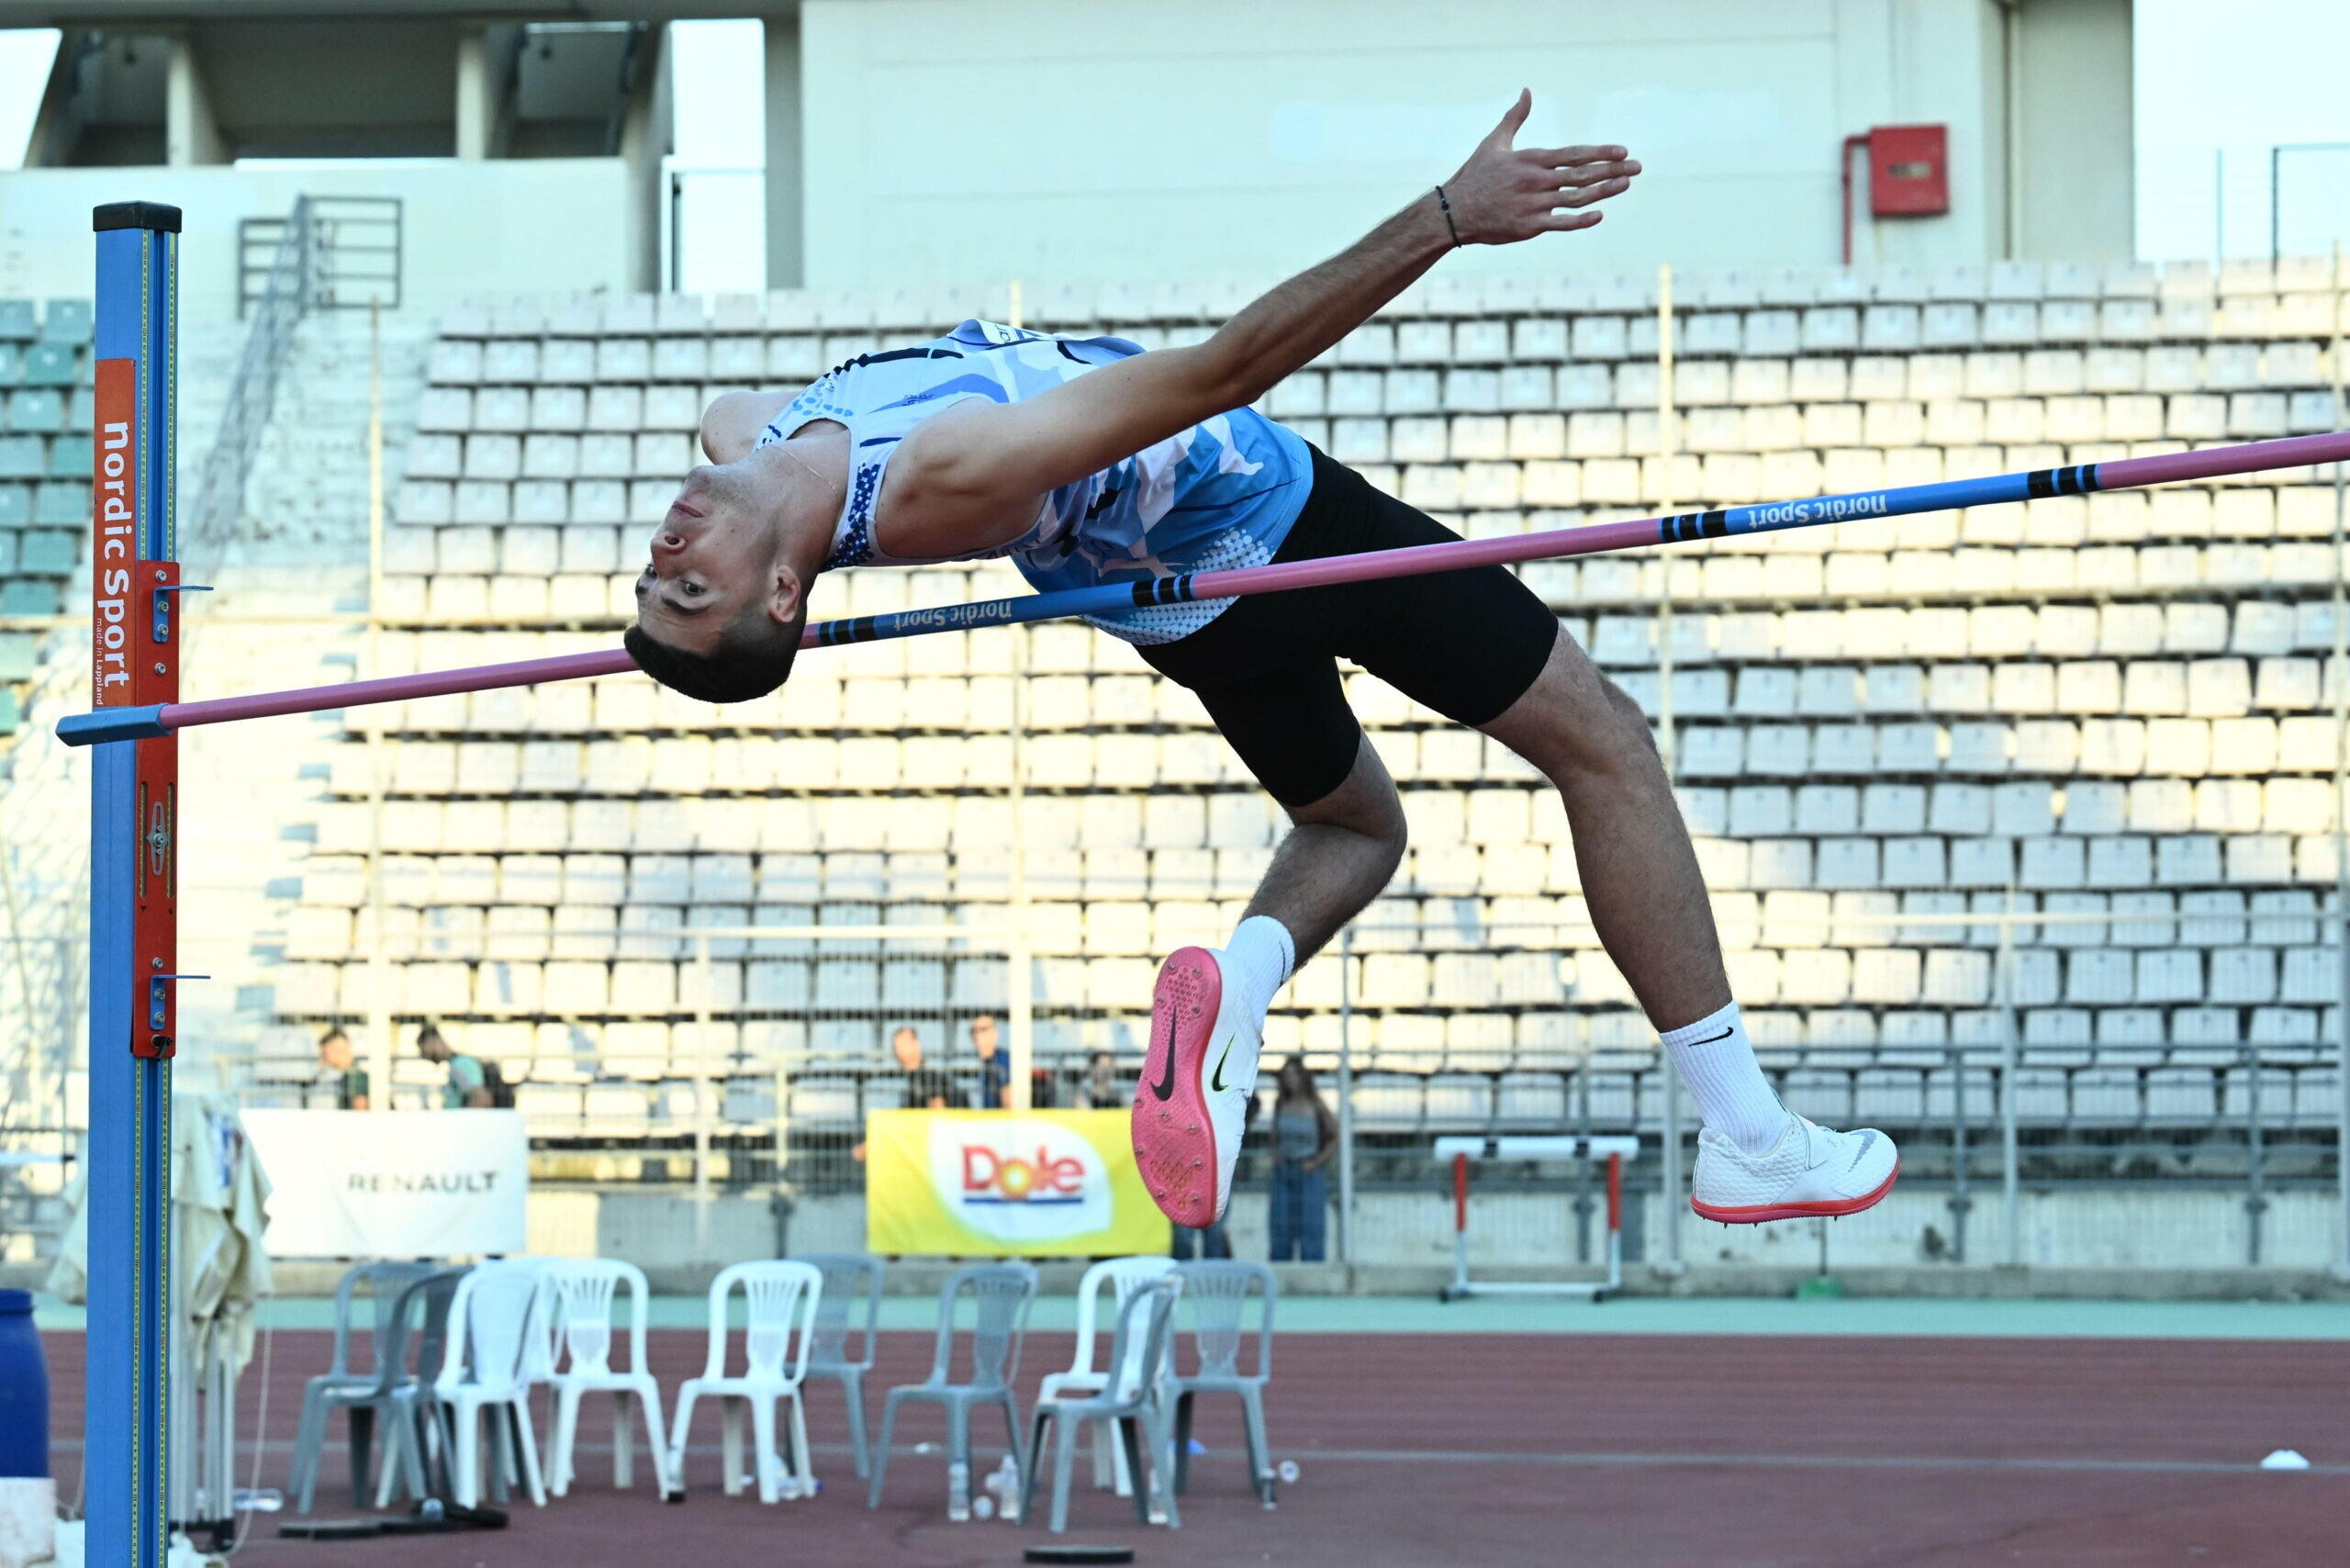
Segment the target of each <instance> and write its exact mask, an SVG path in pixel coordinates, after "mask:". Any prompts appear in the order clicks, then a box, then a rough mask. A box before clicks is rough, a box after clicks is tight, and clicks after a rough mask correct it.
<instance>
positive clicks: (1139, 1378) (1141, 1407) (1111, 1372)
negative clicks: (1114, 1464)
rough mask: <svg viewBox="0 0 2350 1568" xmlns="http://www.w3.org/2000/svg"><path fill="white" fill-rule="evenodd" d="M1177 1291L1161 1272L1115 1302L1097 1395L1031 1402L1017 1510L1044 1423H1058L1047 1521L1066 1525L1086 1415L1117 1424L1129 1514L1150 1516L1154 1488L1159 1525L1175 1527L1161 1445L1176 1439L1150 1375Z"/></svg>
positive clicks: (1170, 1466)
mask: <svg viewBox="0 0 2350 1568" xmlns="http://www.w3.org/2000/svg"><path fill="white" fill-rule="evenodd" d="M1181 1294H1183V1281H1182V1277H1181V1274H1180V1272H1179V1273H1172V1274H1163V1275H1161V1276H1160V1277H1159V1278H1158V1279H1156V1280H1153V1281H1151V1282H1149V1283H1147V1284H1145V1285H1141V1286H1138V1287H1136V1290H1135V1291H1134V1293H1133V1294H1130V1295H1128V1296H1127V1297H1126V1299H1125V1303H1124V1304H1123V1305H1120V1307H1119V1308H1118V1330H1117V1333H1116V1335H1115V1336H1114V1337H1113V1338H1112V1339H1111V1341H1110V1360H1109V1361H1108V1362H1107V1363H1106V1365H1107V1372H1108V1386H1107V1387H1105V1388H1104V1389H1103V1390H1102V1392H1101V1393H1099V1394H1078V1395H1071V1396H1069V1397H1067V1398H1046V1399H1039V1400H1038V1401H1036V1415H1035V1429H1034V1431H1033V1432H1032V1433H1031V1435H1030V1437H1029V1439H1028V1451H1027V1452H1026V1454H1024V1456H1023V1462H1022V1465H1021V1470H1022V1475H1021V1484H1020V1495H1021V1498H1022V1500H1023V1501H1022V1508H1023V1511H1024V1512H1027V1511H1029V1510H1031V1509H1033V1508H1034V1506H1035V1500H1036V1472H1037V1469H1038V1465H1039V1462H1041V1461H1042V1459H1043V1457H1044V1450H1045V1428H1046V1426H1048V1425H1050V1424H1052V1423H1054V1422H1056V1421H1057V1422H1058V1423H1059V1424H1058V1425H1057V1427H1055V1428H1054V1431H1053V1517H1052V1521H1051V1524H1050V1526H1049V1527H1048V1528H1049V1529H1051V1530H1052V1531H1053V1533H1054V1534H1056V1535H1058V1534H1059V1533H1061V1532H1062V1531H1063V1530H1066V1529H1069V1472H1070V1470H1071V1469H1072V1468H1074V1467H1075V1465H1076V1463H1077V1439H1078V1434H1079V1432H1080V1429H1082V1428H1083V1427H1084V1426H1085V1424H1086V1423H1087V1422H1089V1421H1108V1422H1110V1423H1112V1424H1113V1426H1114V1428H1116V1430H1117V1434H1118V1440H1119V1442H1120V1444H1121V1445H1122V1446H1123V1447H1124V1448H1125V1454H1126V1473H1127V1474H1129V1475H1131V1476H1133V1477H1134V1479H1135V1485H1134V1496H1135V1516H1136V1518H1139V1519H1141V1520H1142V1522H1143V1523H1145V1524H1149V1523H1150V1522H1151V1515H1150V1493H1151V1491H1152V1490H1153V1488H1156V1489H1157V1490H1158V1494H1159V1506H1161V1507H1162V1508H1163V1509H1165V1511H1166V1518H1167V1528H1168V1529H1181V1528H1182V1524H1183V1517H1182V1514H1181V1512H1180V1511H1179V1510H1178V1508H1177V1507H1176V1505H1175V1479H1174V1477H1175V1469H1174V1466H1175V1465H1176V1464H1177V1463H1180V1461H1178V1460H1175V1459H1174V1458H1173V1456H1172V1455H1171V1454H1170V1453H1169V1449H1170V1448H1172V1447H1173V1446H1174V1445H1175V1444H1176V1443H1178V1442H1180V1441H1181V1439H1177V1438H1176V1437H1175V1436H1174V1435H1173V1432H1172V1429H1171V1428H1172V1426H1173V1422H1172V1419H1171V1417H1170V1413H1169V1409H1168V1406H1167V1401H1166V1398H1165V1397H1164V1395H1163V1394H1162V1393H1161V1388H1160V1383H1159V1379H1158V1377H1157V1376H1156V1375H1155V1374H1156V1373H1157V1372H1158V1369H1159V1368H1160V1367H1161V1366H1163V1365H1164V1364H1165V1363H1166V1357H1167V1338H1168V1335H1169V1333H1170V1332H1171V1331H1172V1327H1173V1324H1174V1321H1175V1303H1176V1300H1177V1299H1178V1298H1179V1297H1180V1296H1181ZM1146 1448H1147V1449H1148V1450H1149V1451H1150V1462H1149V1464H1148V1465H1147V1467H1146V1466H1145V1464H1144V1462H1143V1450H1145V1449H1146ZM1178 1451H1180V1450H1178ZM1146 1476H1147V1478H1148V1479H1147V1481H1146V1479H1145V1477H1146Z"/></svg>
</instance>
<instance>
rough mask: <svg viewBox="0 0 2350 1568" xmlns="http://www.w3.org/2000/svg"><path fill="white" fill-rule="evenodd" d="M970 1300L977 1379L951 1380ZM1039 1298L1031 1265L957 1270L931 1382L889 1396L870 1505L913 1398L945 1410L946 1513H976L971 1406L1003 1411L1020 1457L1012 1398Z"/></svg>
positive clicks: (946, 1295) (945, 1299) (941, 1309)
mask: <svg viewBox="0 0 2350 1568" xmlns="http://www.w3.org/2000/svg"><path fill="white" fill-rule="evenodd" d="M967 1292H968V1294H969V1295H970V1297H971V1301H972V1305H974V1306H975V1307H976V1308H977V1317H976V1320H975V1321H974V1322H973V1324H972V1326H971V1378H970V1381H969V1382H968V1383H956V1382H954V1381H952V1378H953V1373H954V1369H955V1338H956V1335H955V1308H956V1303H957V1301H958V1300H959V1299H960V1298H961V1297H962V1296H963V1295H964V1294H965V1293H967ZM1035 1299H1036V1271H1035V1269H1033V1268H1031V1267H1030V1266H1029V1265H1027V1264H1025V1263H975V1264H973V1265H971V1266H970V1267H969V1268H966V1269H959V1270H957V1271H956V1272H955V1274H954V1276H953V1277H952V1278H951V1279H949V1280H948V1281H947V1282H946V1289H945V1290H942V1291H940V1292H939V1293H938V1348H937V1350H935V1351H934V1353H933V1354H932V1356H931V1361H930V1376H928V1377H927V1378H925V1379H923V1381H922V1382H920V1383H904V1384H901V1385H900V1386H899V1387H896V1388H893V1389H891V1390H890V1397H889V1399H888V1400H887V1401H885V1402H884V1403H883V1405H882V1406H881V1441H880V1442H879V1444H878V1445H877V1446H876V1448H875V1449H874V1452H873V1489H872V1491H871V1492H870V1493H869V1494H868V1495H867V1498H866V1506H867V1507H869V1508H878V1507H879V1506H881V1482H882V1479H883V1478H884V1477H885V1476H887V1475H888V1474H889V1473H890V1433H891V1432H892V1431H893V1430H894V1429H895V1428H896V1426H897V1421H898V1406H900V1405H901V1404H902V1403H904V1402H905V1401H907V1400H909V1399H912V1400H917V1401H922V1402H925V1403H929V1404H936V1405H944V1406H946V1512H947V1516H948V1517H949V1518H957V1519H960V1518H968V1516H969V1513H970V1507H971V1406H974V1405H991V1406H995V1407H996V1408H998V1409H1000V1410H1002V1412H1003V1428H1004V1431H1005V1433H1006V1434H1007V1435H1008V1436H1009V1437H1010V1439H1011V1445H1012V1451H1013V1452H1014V1453H1015V1454H1016V1453H1018V1452H1019V1451H1020V1401H1019V1397H1018V1396H1017V1395H1016V1394H1013V1391H1012V1383H1013V1379H1014V1378H1016V1377H1018V1376H1019V1375H1020V1344H1021V1341H1022V1339H1023V1338H1025V1337H1026V1335H1027V1332H1028V1308H1029V1306H1030V1305H1031V1304H1033V1303H1034V1302H1035Z"/></svg>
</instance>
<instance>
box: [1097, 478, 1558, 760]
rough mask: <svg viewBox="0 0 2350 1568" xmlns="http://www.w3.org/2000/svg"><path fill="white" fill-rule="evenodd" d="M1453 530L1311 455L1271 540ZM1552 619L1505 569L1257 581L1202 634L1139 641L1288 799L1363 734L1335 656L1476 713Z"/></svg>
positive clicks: (1318, 545) (1478, 719)
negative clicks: (1267, 585)
mask: <svg viewBox="0 0 2350 1568" xmlns="http://www.w3.org/2000/svg"><path fill="white" fill-rule="evenodd" d="M1458 538H1460V535H1459V534H1457V533H1455V532H1452V531H1451V530H1450V529H1449V528H1446V527H1445V526H1444V525H1443V524H1441V523H1439V522H1438V521H1435V520H1434V519H1433V518H1430V517H1428V516H1427V514H1426V513H1424V512H1422V511H1420V510H1417V509H1416V508H1413V507H1408V506H1405V505H1404V503H1403V502H1402V501H1399V500H1397V499H1395V498H1393V497H1392V496H1388V495H1384V494H1382V493H1381V492H1380V491H1379V490H1376V489H1374V488H1372V487H1371V484H1370V483H1369V481H1367V480H1365V479H1364V478H1363V476H1361V475H1360V474H1357V473H1356V472H1355V471H1354V470H1353V469H1351V468H1348V467H1346V466H1345V465H1342V464H1338V463H1335V462H1333V461H1331V460H1330V459H1329V458H1327V457H1326V456H1324V455H1323V454H1322V453H1321V452H1320V451H1319V450H1316V451H1315V454H1314V488H1313V490H1312V491H1311V493H1309V494H1308V495H1307V497H1306V499H1305V505H1304V509H1303V510H1300V511H1299V513H1298V517H1297V522H1296V523H1295V525H1294V526H1292V528H1291V529H1290V532H1289V537H1288V538H1287V539H1286V540H1284V541H1282V543H1281V549H1280V550H1279V551H1278V552H1276V553H1275V554H1274V556H1273V559H1274V560H1276V561H1307V560H1315V559H1318V558H1319V557H1322V556H1325V555H1350V554H1357V553H1359V552H1361V551H1366V550H1400V549H1402V548H1404V546H1406V545H1412V544H1436V543H1442V542H1443V541H1445V540H1448V539H1458ZM1558 635H1559V622H1558V618H1557V617H1556V616H1554V615H1552V614H1551V613H1550V610H1549V609H1548V607H1546V606H1545V605H1544V604H1543V602H1542V601H1541V600H1540V599H1538V598H1536V597H1535V596H1534V594H1533V593H1532V592H1531V591H1530V590H1529V589H1527V587H1526V585H1525V584H1523V583H1521V582H1519V581H1518V580H1517V578H1516V577H1513V576H1511V575H1510V573H1509V571H1508V570H1507V568H1505V567H1502V566H1474V567H1471V568H1469V569H1468V570H1465V571H1459V572H1438V573H1434V574H1430V575H1428V576H1425V577H1388V578H1383V579H1382V580H1379V581H1376V582H1363V583H1340V584H1337V585H1334V586H1332V587H1329V588H1299V589H1295V590H1293V591H1291V592H1288V593H1267V594H1252V595H1249V596H1248V597H1246V598H1244V599H1240V600H1239V601H1238V602H1237V603H1235V604H1234V605H1233V606H1232V607H1231V608H1230V609H1228V610H1225V612H1224V613H1223V614H1221V615H1219V616H1217V617H1216V618H1215V619H1214V621H1211V622H1208V623H1207V624H1206V625H1205V626H1203V627H1202V628H1201V629H1200V630H1199V631H1197V632H1194V633H1192V634H1191V635H1190V636H1188V637H1184V638H1182V639H1181V640H1180V641H1177V642H1173V643H1161V644H1155V645H1143V646H1140V647H1138V648H1137V649H1136V652H1138V653H1140V654H1141V655H1142V656H1143V657H1144V658H1146V659H1147V660H1148V661H1150V664H1151V666H1152V667H1153V668H1155V669H1157V670H1158V672H1159V673H1160V674H1162V675H1166V676H1169V677H1170V678H1173V679H1175V680H1176V681H1179V682H1181V684H1182V685H1184V686H1187V687H1189V688H1191V689H1192V690H1193V691H1195V692H1197V693H1199V696H1200V700H1201V701H1202V702H1203V703H1204V704H1205V705H1206V707H1207V711H1208V713H1209V716H1210V717H1212V718H1214V720H1215V727H1216V728H1217V729H1218V730H1220V731H1222V732H1223V734H1224V738H1225V740H1226V741H1227V742H1229V743H1230V744H1231V745H1232V749H1233V750H1235V751H1237V752H1238V753H1239V754H1240V759H1241V761H1243V762H1245V763H1247V764H1248V770H1249V771H1250V772H1251V773H1254V774H1255V775H1256V776H1257V779H1258V782H1259V783H1261V784H1263V785H1264V787H1265V788H1266V790H1269V791H1270V792H1271V794H1272V796H1273V798H1274V799H1275V800H1277V801H1281V804H1283V805H1285V806H1304V805H1308V804H1311V803H1312V802H1314V801H1318V800H1320V799H1321V798H1322V797H1323V796H1325V795H1327V794H1328V793H1330V791H1331V790H1336V789H1337V787H1338V786H1339V785H1340V784H1342V783H1344V782H1346V778H1347V775H1348V773H1349V772H1351V771H1352V770H1353V768H1354V765H1355V756H1356V755H1357V753H1358V752H1359V750H1360V746H1361V743H1362V728H1361V726H1360V724H1358V723H1357V722H1355V716H1354V711H1353V710H1351V709H1349V708H1348V706H1347V698H1346V691H1345V689H1344V688H1343V687H1342V686H1341V685H1340V684H1339V679H1338V666H1337V661H1338V660H1339V659H1341V658H1345V659H1350V660H1352V661H1353V662H1354V663H1356V664H1358V665H1360V666H1362V667H1363V668H1364V669H1367V670H1369V671H1370V672H1371V674H1373V675H1375V676H1377V677H1379V678H1380V679H1382V680H1383V681H1386V682H1387V683H1388V684H1389V685H1390V686H1393V687H1394V688H1395V689H1397V690H1399V691H1401V692H1403V693H1404V695H1405V696H1407V697H1410V698H1412V699H1413V700H1415V701H1417V702H1420V703H1423V704H1425V705H1426V706H1427V707H1430V708H1433V709H1435V710H1436V711H1438V712H1439V713H1442V714H1443V715H1444V716H1445V717H1446V718H1448V719H1450V720H1452V721H1454V722H1457V723H1461V724H1468V725H1472V726H1476V725H1483V724H1487V723H1490V722H1493V721H1494V720H1495V719H1497V718H1499V717H1500V716H1501V715H1502V713H1503V712H1504V711H1505V710H1506V709H1507V708H1508V707H1509V705H1510V704H1511V703H1513V702H1515V701H1516V700H1518V698H1520V697H1521V696H1523V695H1525V693H1526V691H1527V688H1529V687H1531V686H1532V685H1533V684H1534V680H1535V678H1536V677H1537V676H1539V675H1540V674H1541V673H1542V666H1543V664H1544V663H1545V661H1547V660H1548V659H1549V658H1550V647H1551V644H1553V643H1555V642H1556V641H1557V640H1558Z"/></svg>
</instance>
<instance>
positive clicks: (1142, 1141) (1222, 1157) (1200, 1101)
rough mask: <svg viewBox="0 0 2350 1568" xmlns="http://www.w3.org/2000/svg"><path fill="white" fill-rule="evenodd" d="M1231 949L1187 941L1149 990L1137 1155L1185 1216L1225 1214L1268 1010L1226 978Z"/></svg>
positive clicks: (1160, 1198) (1177, 1214)
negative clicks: (1240, 994)
mask: <svg viewBox="0 0 2350 1568" xmlns="http://www.w3.org/2000/svg"><path fill="white" fill-rule="evenodd" d="M1222 958H1223V955H1222V954H1221V953H1219V952H1217V951H1216V950H1215V949H1214V948H1213V947H1181V948H1178V949H1177V950H1176V951H1175V952H1174V953H1173V954H1172V955H1171V956H1169V958H1168V960H1167V962H1166V963H1164V964H1162V965H1160V966H1159V969H1158V986H1157V987H1156V988H1155V989H1154V990H1153V991H1152V992H1151V999H1150V1053H1149V1054H1148V1055H1147V1056H1146V1057H1144V1058H1143V1063H1142V1081H1140V1082H1138V1083H1136V1085H1135V1108H1134V1144H1135V1164H1136V1166H1137V1167H1138V1168H1139V1169H1140V1170H1141V1171H1142V1179H1143V1184H1144V1185H1145V1186H1147V1187H1148V1188H1149V1189H1150V1195H1151V1197H1152V1198H1153V1200H1155V1201H1156V1202H1157V1203H1158V1206H1159V1207H1160V1208H1161V1209H1163V1210H1164V1211H1166V1214H1167V1217H1168V1218H1169V1219H1171V1220H1173V1221H1174V1222H1175V1223H1176V1224H1177V1225H1184V1226H1193V1227H1195V1228H1196V1227H1198V1226H1207V1225H1213V1224H1214V1223H1215V1222H1216V1221H1217V1220H1220V1219H1222V1218H1223V1217H1224V1211H1225V1207H1226V1206H1227V1205H1228V1204H1231V1202H1232V1167H1233V1164H1234V1162H1235V1161H1236V1160H1237V1159H1239V1158H1240V1135H1241V1132H1242V1130H1243V1129H1244V1128H1245V1127H1246V1126H1248V1097H1249V1096H1250V1095H1251V1094H1253V1093H1255V1092H1257V1056H1258V1053H1259V1051H1260V1050H1262V1049H1263V1048H1264V1030H1265V1020H1264V1018H1263V1017H1262V1016H1261V1015H1252V1014H1248V1012H1247V1009H1246V1008H1245V1007H1244V1006H1243V1005H1241V1004H1240V1003H1239V1002H1237V1000H1236V999H1235V998H1234V996H1233V994H1232V988H1231V987H1229V986H1227V985H1225V983H1224V968H1223V964H1222V962H1221V960H1222Z"/></svg>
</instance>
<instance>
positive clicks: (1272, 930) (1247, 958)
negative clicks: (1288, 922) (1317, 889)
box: [1223, 914, 1297, 1018]
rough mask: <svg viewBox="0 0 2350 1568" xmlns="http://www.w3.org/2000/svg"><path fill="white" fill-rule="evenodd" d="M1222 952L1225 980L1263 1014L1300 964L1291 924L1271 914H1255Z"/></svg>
mask: <svg viewBox="0 0 2350 1568" xmlns="http://www.w3.org/2000/svg"><path fill="white" fill-rule="evenodd" d="M1223 952H1224V965H1223V968H1224V983H1225V984H1226V985H1229V986H1234V987H1237V988H1238V991H1239V994H1240V996H1241V997H1242V998H1243V999H1245V1000H1246V1001H1247V1002H1248V1004H1249V1007H1250V1010H1251V1011H1252V1012H1253V1013H1254V1014H1255V1015H1256V1016H1258V1017H1259V1018H1261V1017H1263V1016H1264V1015H1265V1012H1266V1010H1267V1009H1268V1008H1270V1007H1271V1006H1272V1004H1273V997H1274V995H1275V994H1276V993H1277V992H1279V991H1280V990H1281V987H1282V985H1284V984H1285V983H1287V981H1288V980H1289V977H1290V971H1291V970H1292V969H1295V968H1296V967H1297V943H1296V942H1295V940H1294V939H1292V937H1291V935H1290V934H1289V928H1288V927H1287V926H1285V925H1283V924H1281V922H1280V921H1278V920H1275V919H1274V918H1273V917H1272V916H1270V915H1269V914H1252V915H1250V916H1249V917H1248V919H1246V920H1244V921H1242V922H1241V923H1240V927H1239V929H1238V930H1237V931H1235V932H1234V933H1233V934H1232V940H1231V941H1229V942H1227V943H1225V945H1224V948H1223Z"/></svg>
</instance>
